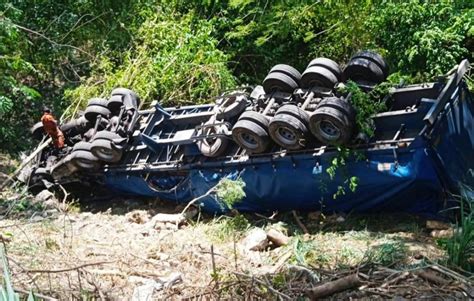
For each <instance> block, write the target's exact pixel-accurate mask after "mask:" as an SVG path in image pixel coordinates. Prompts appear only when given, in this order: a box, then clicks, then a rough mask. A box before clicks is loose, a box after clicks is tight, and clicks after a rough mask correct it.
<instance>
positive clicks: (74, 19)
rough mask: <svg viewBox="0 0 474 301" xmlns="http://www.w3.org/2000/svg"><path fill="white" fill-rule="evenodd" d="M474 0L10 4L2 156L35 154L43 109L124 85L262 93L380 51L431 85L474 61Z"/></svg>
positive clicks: (167, 94)
mask: <svg viewBox="0 0 474 301" xmlns="http://www.w3.org/2000/svg"><path fill="white" fill-rule="evenodd" d="M470 3H471V2H470V1H443V2H442V3H432V2H429V1H415V0H410V1H403V2H402V3H399V4H393V3H392V2H389V1H382V2H377V3H374V2H373V1H369V0H365V1H331V0H328V1H310V0H275V1H264V0H227V1H222V0H202V1H191V0H182V1H177V0H137V1H133V0H123V1H113V0H103V1H91V0H80V1H64V0H54V1H53V0H36V1H26V0H10V1H5V0H3V1H0V120H1V123H0V140H1V142H2V143H1V144H0V150H2V151H10V152H18V151H21V150H24V149H26V148H27V147H28V144H29V143H28V141H29V139H28V138H27V137H28V133H27V130H28V127H29V126H31V125H32V124H33V123H34V121H35V120H37V119H38V117H39V110H40V107H41V105H42V104H47V105H52V106H53V107H54V109H55V110H56V115H61V114H62V113H63V112H64V111H65V110H66V108H68V107H70V109H69V110H67V113H69V114H71V113H73V112H75V111H76V110H77V109H80V108H82V107H83V106H84V104H85V101H86V99H87V98H89V97H91V96H92V95H94V96H97V95H103V96H106V95H107V94H108V93H109V92H110V90H111V89H113V88H114V87H116V86H126V87H129V88H132V89H135V90H136V91H138V93H139V94H140V96H141V97H142V99H144V100H146V101H150V100H152V99H160V101H161V102H162V103H163V104H171V103H174V104H181V103H189V102H203V101H206V99H207V98H208V97H210V96H212V95H215V94H216V93H217V91H218V90H220V89H224V88H227V87H230V86H234V85H236V84H240V83H242V84H244V83H258V82H260V81H261V80H262V79H263V78H264V76H265V74H266V72H268V70H269V69H270V68H271V66H272V65H274V64H276V63H288V64H291V65H293V66H295V67H297V68H298V69H300V70H301V71H302V70H303V69H304V68H305V67H306V64H307V63H308V62H309V61H310V60H311V59H312V58H314V57H318V56H327V57H329V58H332V59H334V60H336V61H338V62H340V63H344V62H345V61H347V59H348V58H349V57H350V55H351V54H352V53H354V52H355V51H357V50H359V49H363V48H366V49H375V50H377V51H379V52H381V53H382V54H384V55H385V57H386V58H387V59H388V61H389V62H390V65H391V68H392V71H393V72H398V73H399V75H403V76H405V77H406V78H408V79H411V80H425V79H430V78H432V77H433V76H435V75H438V74H440V73H442V72H446V71H447V70H449V69H450V68H451V67H452V66H453V65H454V64H455V63H457V62H459V61H460V60H461V59H462V58H469V59H471V61H472V58H473V57H472V53H473V48H474V37H473V35H474V26H473V23H474V21H473V20H474V8H473V5H472V4H470Z"/></svg>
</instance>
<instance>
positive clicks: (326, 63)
mask: <svg viewBox="0 0 474 301" xmlns="http://www.w3.org/2000/svg"><path fill="white" fill-rule="evenodd" d="M313 66H318V67H323V68H326V69H328V70H329V71H331V72H332V74H334V76H336V78H337V80H338V81H342V70H341V67H339V64H338V63H336V62H335V61H333V60H331V59H328V58H325V57H318V58H315V59H314V60H312V61H311V62H309V64H308V67H306V69H308V68H310V67H313Z"/></svg>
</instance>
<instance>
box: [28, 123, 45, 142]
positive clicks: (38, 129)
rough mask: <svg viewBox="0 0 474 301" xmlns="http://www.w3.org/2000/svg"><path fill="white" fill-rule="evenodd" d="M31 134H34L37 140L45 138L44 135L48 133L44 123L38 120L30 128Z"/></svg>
mask: <svg viewBox="0 0 474 301" xmlns="http://www.w3.org/2000/svg"><path fill="white" fill-rule="evenodd" d="M30 132H31V135H32V136H33V138H34V139H36V140H41V139H43V137H44V135H46V132H45V131H44V128H43V123H42V122H41V121H40V122H37V123H35V124H34V125H33V126H32V127H31V128H30Z"/></svg>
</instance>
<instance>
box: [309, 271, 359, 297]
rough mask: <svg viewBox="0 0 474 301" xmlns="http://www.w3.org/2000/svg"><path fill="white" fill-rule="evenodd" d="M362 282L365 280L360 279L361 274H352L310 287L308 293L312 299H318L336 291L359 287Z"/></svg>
mask: <svg viewBox="0 0 474 301" xmlns="http://www.w3.org/2000/svg"><path fill="white" fill-rule="evenodd" d="M362 283H363V282H362V281H361V280H360V279H359V275H357V274H352V275H349V276H346V277H343V278H340V279H337V280H334V281H330V282H326V283H324V284H321V285H319V286H316V287H313V288H311V289H308V290H306V295H307V296H308V297H309V298H310V299H311V300H316V299H319V298H324V297H327V296H331V295H333V294H335V293H338V292H342V291H344V290H347V289H350V288H354V287H359V286H361V285H362Z"/></svg>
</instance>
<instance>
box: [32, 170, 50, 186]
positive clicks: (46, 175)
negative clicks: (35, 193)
mask: <svg viewBox="0 0 474 301" xmlns="http://www.w3.org/2000/svg"><path fill="white" fill-rule="evenodd" d="M31 179H32V182H34V183H37V182H38V181H40V180H42V179H46V180H48V181H52V177H51V173H50V169H49V168H45V167H38V168H37V169H35V170H34V171H33V173H32V174H31Z"/></svg>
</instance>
